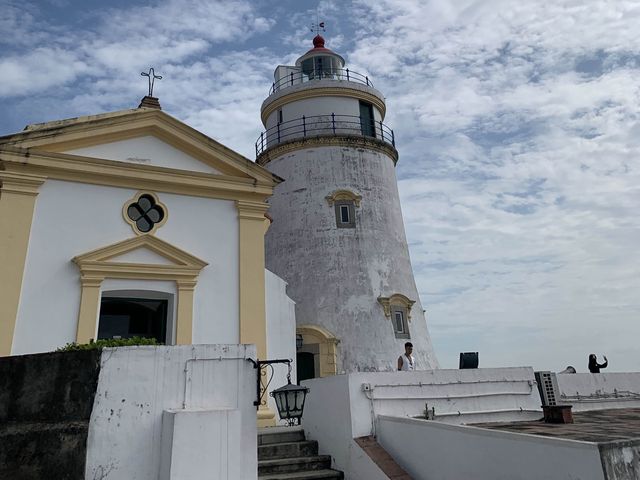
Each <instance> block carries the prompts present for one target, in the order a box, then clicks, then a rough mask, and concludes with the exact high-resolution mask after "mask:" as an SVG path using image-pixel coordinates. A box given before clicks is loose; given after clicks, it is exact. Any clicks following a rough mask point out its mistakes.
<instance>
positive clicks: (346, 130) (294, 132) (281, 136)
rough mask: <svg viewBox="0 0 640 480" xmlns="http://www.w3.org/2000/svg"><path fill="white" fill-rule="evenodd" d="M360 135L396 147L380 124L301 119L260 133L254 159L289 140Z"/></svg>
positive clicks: (352, 118)
mask: <svg viewBox="0 0 640 480" xmlns="http://www.w3.org/2000/svg"><path fill="white" fill-rule="evenodd" d="M339 135H348V136H361V137H367V138H374V139H377V140H378V141H381V142H383V143H387V144H389V145H391V146H392V147H394V148H395V146H396V140H395V135H394V133H393V130H392V129H391V128H389V127H388V126H387V125H385V124H384V123H382V122H381V121H377V120H372V119H366V118H363V117H359V116H356V115H336V114H333V113H331V114H329V115H313V116H302V117H300V118H295V119H293V120H288V121H286V122H281V123H279V124H277V125H276V126H274V127H271V128H269V129H268V130H266V131H264V132H262V133H261V134H260V137H258V140H257V141H256V157H257V156H259V155H260V154H261V153H263V152H264V151H265V150H267V149H268V148H270V147H273V146H275V145H278V144H280V143H283V142H288V141H291V140H298V139H302V138H309V137H318V136H339Z"/></svg>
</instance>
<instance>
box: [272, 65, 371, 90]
mask: <svg viewBox="0 0 640 480" xmlns="http://www.w3.org/2000/svg"><path fill="white" fill-rule="evenodd" d="M314 80H338V81H343V82H355V83H360V84H362V85H366V86H367V87H372V88H373V83H371V80H369V77H368V76H367V75H363V74H361V73H358V72H354V71H352V70H349V69H348V68H323V69H321V70H314V71H312V72H303V71H297V72H289V73H287V74H286V75H283V76H282V77H280V79H278V80H277V81H275V82H273V84H272V85H271V90H269V95H273V94H274V93H276V92H279V91H280V90H282V89H284V88H288V87H293V86H295V85H300V84H302V83H307V82H312V81H314Z"/></svg>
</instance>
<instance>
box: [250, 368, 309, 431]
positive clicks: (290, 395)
mask: <svg viewBox="0 0 640 480" xmlns="http://www.w3.org/2000/svg"><path fill="white" fill-rule="evenodd" d="M249 361H250V362H251V363H253V366H254V368H255V369H257V370H258V375H257V384H256V388H257V399H256V401H254V402H253V404H254V405H255V406H256V407H259V406H260V405H261V404H262V398H263V396H264V394H265V392H266V391H267V389H268V388H269V383H271V379H269V382H268V383H267V385H266V386H265V387H264V388H263V387H262V385H261V382H260V377H261V374H262V369H263V368H264V367H266V366H269V367H270V368H271V371H272V372H273V365H274V364H276V363H286V364H287V367H288V368H289V371H288V372H287V384H286V385H284V386H283V387H280V388H278V389H276V390H273V391H272V392H271V394H270V395H271V396H272V397H273V398H274V400H275V402H276V407H277V408H278V414H279V415H280V419H282V420H286V421H287V423H288V424H289V425H296V424H298V425H300V418H301V417H302V412H303V410H304V401H305V400H306V397H307V393H309V389H308V388H307V387H302V386H300V385H293V384H292V383H291V360H286V359H277V360H252V359H249ZM271 378H273V373H272V374H271Z"/></svg>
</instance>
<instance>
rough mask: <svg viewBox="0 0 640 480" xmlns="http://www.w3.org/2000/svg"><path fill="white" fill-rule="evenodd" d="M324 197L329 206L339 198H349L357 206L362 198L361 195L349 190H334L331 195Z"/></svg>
mask: <svg viewBox="0 0 640 480" xmlns="http://www.w3.org/2000/svg"><path fill="white" fill-rule="evenodd" d="M324 198H325V200H326V201H327V202H328V203H329V205H330V206H333V204H334V203H335V202H337V201H339V200H351V201H353V203H354V204H355V206H356V207H359V206H360V201H361V200H362V195H358V194H357V193H353V192H352V191H350V190H336V191H335V192H333V193H332V194H331V195H327V196H326V197H324Z"/></svg>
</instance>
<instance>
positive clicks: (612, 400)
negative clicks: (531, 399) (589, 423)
mask: <svg viewBox="0 0 640 480" xmlns="http://www.w3.org/2000/svg"><path fill="white" fill-rule="evenodd" d="M556 377H557V379H558V388H559V389H560V399H559V400H560V404H569V405H572V406H573V408H572V410H573V411H574V412H582V411H586V410H601V409H607V408H640V373H638V372H628V373H615V372H612V373H575V374H558V375H556Z"/></svg>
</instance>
